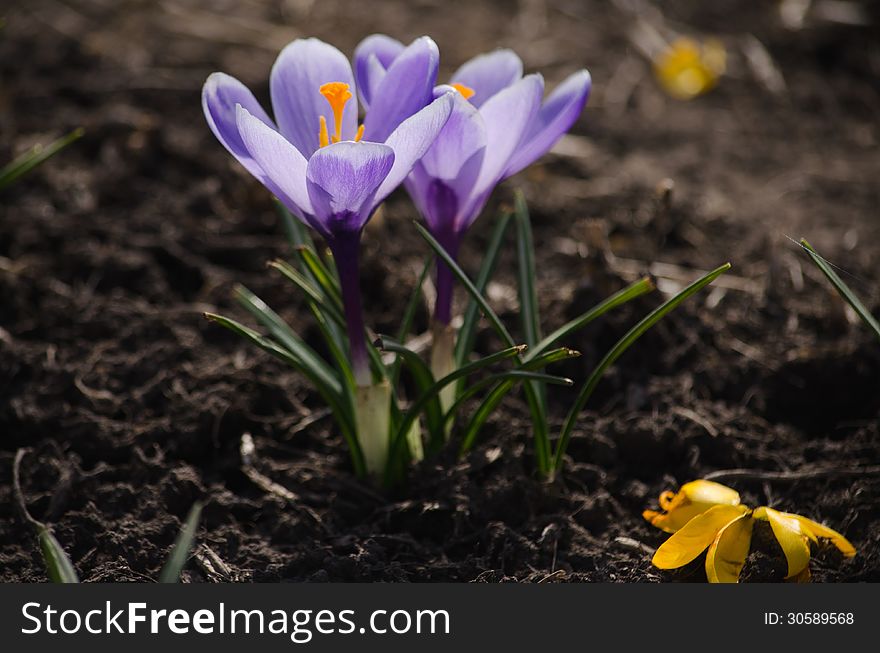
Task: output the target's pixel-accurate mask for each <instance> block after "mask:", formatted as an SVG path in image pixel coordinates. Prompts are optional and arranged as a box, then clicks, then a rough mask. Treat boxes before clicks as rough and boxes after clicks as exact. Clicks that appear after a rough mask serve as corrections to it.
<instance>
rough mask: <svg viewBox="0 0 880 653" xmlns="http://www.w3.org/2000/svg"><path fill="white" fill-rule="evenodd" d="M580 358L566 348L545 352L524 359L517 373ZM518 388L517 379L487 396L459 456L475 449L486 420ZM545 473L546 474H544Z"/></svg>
mask: <svg viewBox="0 0 880 653" xmlns="http://www.w3.org/2000/svg"><path fill="white" fill-rule="evenodd" d="M577 356H580V352H577V351H575V350H573V349H568V348H566V347H561V348H559V349H554V350H552V351H549V352H545V353H544V354H541V355H540V356H536V357H535V358H531V359H530V358H529V356H528V354H527V355H526V356H525V357H524V360H525V361H526V362H525V363H523V365H521V366H520V367H519V368H517V371H522V372H529V371H531V370H536V369H540V368H542V367H545V366H547V365H549V364H551V363H555V362H557V361H560V360H565V359H568V358H576V357H577ZM515 386H516V379H513V380H507V381H504V382H502V383H499V384H498V386H497V387H495V388H493V389H492V391H491V392H490V393H489V394H488V395H486V397H485V398H484V399H483V401H482V402H481V403H480V405H479V406H478V407H477V410H476V411H474V414H473V415H472V416H471V419H470V420H469V422H468V425H467V427H466V428H465V431H464V436H463V437H462V443H461V448H460V450H459V455H464V454H466V453H467V452H468V451H469V450H470V449H471V447H473V445H474V442H476V439H477V436H478V435H479V434H480V431H481V430H482V428H483V425H484V424H485V423H486V420H488V419H489V417H490V416H491V415H492V413H493V412H494V411H495V409H496V408H497V407H498V405H499V404H500V403H501V400H502V399H504V397H505V396H506V395H507V393H508V392H510V391H511V390H512V389H513V388H514V387H515ZM542 473H544V472H542Z"/></svg>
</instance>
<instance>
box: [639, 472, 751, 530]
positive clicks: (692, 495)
mask: <svg viewBox="0 0 880 653" xmlns="http://www.w3.org/2000/svg"><path fill="white" fill-rule="evenodd" d="M716 505H730V506H736V505H739V494H738V493H737V492H736V490H733V489H731V488H729V487H727V486H726V485H721V484H720V483H714V482H713V481H703V480H699V481H691V482H690V483H685V484H684V485H682V486H681V489H680V490H679V491H678V493H677V494H675V495H673V494H672V493H671V492H664V493H663V494H661V495H660V507H661V508H663V510H665V511H666V512H657V511H655V510H645V511H644V512H643V513H642V516H643V517H644V518H645V519H647V520H648V521H649V522H651V524H652V525H653V526H656V527H657V528H659V529H661V530H664V531H666V532H667V533H675V532H676V531H677V530H679V529H680V528H682V527H683V526H684V525H685V524H687V523H688V522H689V521H690V520H691V519H693V518H694V517H696V516H697V515H701V514H703V513H704V512H706V511H707V510H708V509H709V508H711V507H712V506H716Z"/></svg>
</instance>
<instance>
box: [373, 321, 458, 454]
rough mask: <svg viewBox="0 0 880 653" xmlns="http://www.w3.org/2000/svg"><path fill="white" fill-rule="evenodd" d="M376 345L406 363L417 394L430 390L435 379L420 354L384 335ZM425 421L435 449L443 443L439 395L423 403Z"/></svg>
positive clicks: (431, 443) (431, 444)
mask: <svg viewBox="0 0 880 653" xmlns="http://www.w3.org/2000/svg"><path fill="white" fill-rule="evenodd" d="M377 345H378V346H379V347H380V348H381V349H382V350H384V351H388V352H392V353H394V354H396V355H397V357H398V360H400V361H402V362H403V363H405V364H406V366H407V368H408V369H409V371H410V373H411V374H412V376H413V380H414V381H415V382H416V387H417V388H418V393H419V395H421V394H423V393H426V392H430V390H431V388H432V387H433V386H434V384H435V383H436V381H435V379H434V375H433V374H432V373H431V368H430V367H428V364H427V363H425V361H424V360H422V357H421V356H419V355H418V354H417V353H416V352H414V351H413V350H411V349H409V348H407V347H405V346H403V345H401V344H400V343H399V342H395V341H394V340H392V339H391V338H388V337H385V336H380V338H379V341H378V343H377ZM425 423H426V425H427V427H428V433H429V435H430V442H429V444H430V446H431V447H432V448H434V449H436V448H438V447H439V446H440V445H442V443H443V411H442V409H441V408H440V398H439V395H438V396H435V397H434V398H433V399H431V400H429V401H428V402H427V403H425Z"/></svg>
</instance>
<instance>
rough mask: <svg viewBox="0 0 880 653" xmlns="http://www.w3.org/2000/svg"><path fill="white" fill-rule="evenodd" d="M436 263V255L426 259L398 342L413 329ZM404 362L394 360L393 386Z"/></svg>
mask: <svg viewBox="0 0 880 653" xmlns="http://www.w3.org/2000/svg"><path fill="white" fill-rule="evenodd" d="M433 264H434V257H433V256H429V257H428V260H427V261H425V267H423V268H422V273H421V274H420V275H419V279H418V281H417V282H416V285H415V287H414V288H413V291H412V294H410V296H409V301H408V302H407V304H406V309H405V310H404V311H403V318H402V319H401V321H400V328H399V329H398V330H397V342H401V343H402V342H406V336H407V335H408V334H409V332H410V331H411V330H412V325H413V321H414V320H415V318H416V311H417V310H418V308H419V300H420V299H421V296H422V286H423V285H424V284H425V279H427V278H428V274H430V272H431V267H432V266H433ZM402 363H403V360H402V359H401V358H399V357H398V358H397V359H395V361H394V364H393V365H392V366H391V372H390V374H389V376H390V377H391V387H392V388H396V387H397V380H398V378H400V366H401V364H402Z"/></svg>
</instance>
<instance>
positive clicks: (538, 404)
mask: <svg viewBox="0 0 880 653" xmlns="http://www.w3.org/2000/svg"><path fill="white" fill-rule="evenodd" d="M515 203H516V209H515V216H516V233H517V238H516V249H517V258H518V265H517V277H518V281H519V284H518V285H519V301H520V317H521V318H522V327H523V333H524V334H525V340H526V344H527V345H528V346H529V347H530V348H531V347H533V346H534V345H535V343H537V342H538V340H539V339H540V338H541V318H540V313H539V308H538V292H537V289H536V287H535V283H536V279H535V276H536V272H535V242H534V239H533V238H532V225H531V222H530V218H529V210H528V207H527V206H526V200H525V196H524V195H523V194H522V193H521V192H519V191H517V193H516V200H515ZM527 387H530V388H531V389H532V392H531V393H528V394H527V398H528V403H529V411H530V412H531V415H532V425H533V427H534V429H535V449H536V453H537V459H538V461H539V466H543V465H544V464H546V462H547V461H549V460H550V433H549V427H548V425H547V389H546V387H544V386H543V385H542V384H540V383H537V382H533V381H528V382H527Z"/></svg>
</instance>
